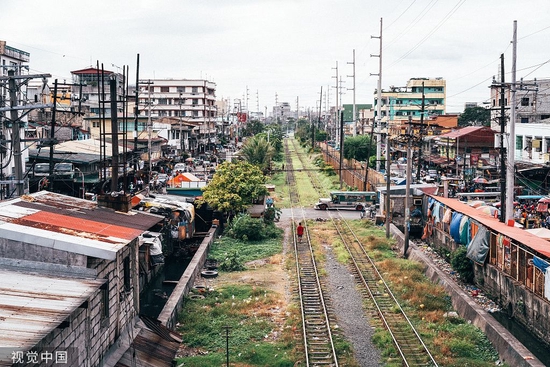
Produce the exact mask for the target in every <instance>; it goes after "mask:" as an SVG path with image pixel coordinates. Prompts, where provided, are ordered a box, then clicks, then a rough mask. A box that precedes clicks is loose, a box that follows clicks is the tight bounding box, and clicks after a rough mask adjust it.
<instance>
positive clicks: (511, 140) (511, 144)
mask: <svg viewBox="0 0 550 367" xmlns="http://www.w3.org/2000/svg"><path fill="white" fill-rule="evenodd" d="M517 26H518V24H517V20H514V31H513V37H512V84H511V92H512V98H511V99H512V101H511V104H512V105H511V107H510V125H509V126H508V165H507V166H506V197H507V199H508V200H507V201H508V202H507V203H506V207H501V210H502V211H504V210H505V209H506V216H505V223H508V221H509V220H510V219H514V185H515V172H514V167H515V160H516V157H515V149H516V146H515V144H516V130H515V129H516V104H517V100H516V99H517V95H516V68H517V65H516V56H517V44H518V33H517ZM501 190H504V188H503V187H501Z"/></svg>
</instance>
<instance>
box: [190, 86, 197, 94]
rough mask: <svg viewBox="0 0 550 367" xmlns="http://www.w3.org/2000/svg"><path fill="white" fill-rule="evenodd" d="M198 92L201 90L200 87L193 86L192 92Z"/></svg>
mask: <svg viewBox="0 0 550 367" xmlns="http://www.w3.org/2000/svg"><path fill="white" fill-rule="evenodd" d="M198 92H199V88H198V87H192V88H191V93H193V94H197V93H198Z"/></svg>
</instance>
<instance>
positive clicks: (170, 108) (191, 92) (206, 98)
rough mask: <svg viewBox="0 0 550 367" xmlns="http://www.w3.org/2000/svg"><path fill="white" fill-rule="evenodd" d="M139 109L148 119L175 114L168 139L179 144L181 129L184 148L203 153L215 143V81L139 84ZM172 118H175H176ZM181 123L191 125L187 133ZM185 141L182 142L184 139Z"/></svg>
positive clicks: (200, 80)
mask: <svg viewBox="0 0 550 367" xmlns="http://www.w3.org/2000/svg"><path fill="white" fill-rule="evenodd" d="M139 90H140V91H139V97H138V99H139V106H140V110H141V111H143V112H144V114H146V115H148V116H149V115H150V116H151V118H154V119H157V118H162V117H174V118H175V119H177V121H175V123H173V124H172V131H171V132H170V133H169V134H168V135H169V141H170V142H171V144H173V145H175V146H176V147H180V146H181V143H180V131H183V133H182V137H181V138H182V139H184V142H183V146H184V147H185V149H186V150H191V151H192V152H195V153H202V152H205V151H207V150H211V149H212V148H213V147H214V146H215V144H216V142H217V130H216V118H217V108H216V83H214V82H210V81H208V80H204V79H153V80H150V81H147V82H146V83H144V84H142V85H140V89H139ZM175 119H174V120H175ZM179 121H181V125H182V126H184V127H185V126H194V128H192V130H191V133H190V134H189V135H185V132H186V131H187V129H180V123H179ZM186 139H187V140H188V141H185V140H186Z"/></svg>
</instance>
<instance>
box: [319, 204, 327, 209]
mask: <svg viewBox="0 0 550 367" xmlns="http://www.w3.org/2000/svg"><path fill="white" fill-rule="evenodd" d="M327 208H328V206H327V205H326V204H321V205H319V209H320V210H327Z"/></svg>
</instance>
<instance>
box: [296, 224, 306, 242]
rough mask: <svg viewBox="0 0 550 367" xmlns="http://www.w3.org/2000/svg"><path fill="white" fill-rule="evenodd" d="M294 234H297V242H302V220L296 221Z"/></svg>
mask: <svg viewBox="0 0 550 367" xmlns="http://www.w3.org/2000/svg"><path fill="white" fill-rule="evenodd" d="M296 235H297V236H298V242H302V236H303V235H304V227H303V226H302V222H300V223H298V227H296Z"/></svg>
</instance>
